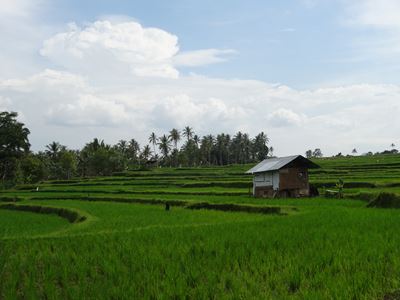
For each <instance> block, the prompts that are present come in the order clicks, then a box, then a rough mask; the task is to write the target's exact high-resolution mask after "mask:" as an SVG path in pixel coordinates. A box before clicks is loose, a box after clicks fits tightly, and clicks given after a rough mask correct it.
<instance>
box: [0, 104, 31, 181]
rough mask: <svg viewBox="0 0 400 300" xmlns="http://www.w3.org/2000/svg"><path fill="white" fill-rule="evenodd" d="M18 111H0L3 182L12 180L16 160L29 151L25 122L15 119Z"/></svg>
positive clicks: (0, 158) (1, 173) (0, 150)
mask: <svg viewBox="0 0 400 300" xmlns="http://www.w3.org/2000/svg"><path fill="white" fill-rule="evenodd" d="M17 117H18V113H16V112H6V111H4V112H1V113H0V176H1V180H2V183H3V186H4V184H5V181H6V180H8V179H10V180H13V179H14V176H15V172H16V170H17V160H18V159H19V158H21V157H22V156H23V154H25V153H28V152H29V148H30V144H29V139H28V135H29V134H30V131H29V129H28V128H26V127H25V124H23V123H21V122H18V121H17Z"/></svg>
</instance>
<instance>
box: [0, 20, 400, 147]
mask: <svg viewBox="0 0 400 300" xmlns="http://www.w3.org/2000/svg"><path fill="white" fill-rule="evenodd" d="M117 19H118V18H117ZM0 35H1V30H0ZM2 51H4V50H2V49H0V61H10V62H11V65H14V64H16V63H18V61H19V60H18V59H17V58H16V57H14V56H12V59H10V56H7V55H3V56H1V55H2V53H3V52H2ZM41 54H42V55H43V57H44V58H47V59H48V60H49V62H50V66H51V69H45V68H42V69H45V70H44V71H40V72H37V71H35V72H31V74H33V75H31V76H25V75H19V76H12V75H8V76H4V74H6V73H3V76H2V77H3V78H5V79H0V108H2V109H8V110H15V111H18V112H19V113H20V114H23V116H24V121H25V123H26V124H27V126H28V127H29V128H30V129H31V132H32V134H31V141H32V144H33V145H34V146H35V149H43V147H44V145H46V144H47V143H49V142H51V141H53V140H58V141H60V142H62V143H64V144H66V145H68V146H70V147H80V146H82V145H83V144H84V143H85V142H87V141H89V140H91V139H92V138H93V137H99V138H104V139H106V141H107V142H111V143H114V142H117V141H118V140H119V139H129V138H132V137H134V138H136V139H138V140H139V141H141V142H142V143H146V142H147V137H148V134H149V133H150V132H152V131H156V132H158V133H160V134H161V133H165V132H168V131H169V130H170V129H171V128H172V127H177V128H182V127H183V126H185V125H190V126H193V127H194V129H195V130H196V132H197V133H198V134H208V133H213V134H216V133H220V132H227V133H231V134H233V133H235V132H236V131H238V130H241V131H245V132H249V133H250V134H251V135H254V134H257V133H259V132H260V131H264V132H267V134H268V135H269V136H270V138H271V141H272V144H273V146H274V147H275V149H276V154H277V155H285V154H291V153H302V152H304V151H305V150H306V149H308V148H316V147H320V148H322V150H323V152H324V153H326V154H333V153H335V152H336V153H337V152H344V153H345V152H346V150H348V151H351V149H353V148H354V147H356V148H357V149H358V150H359V151H360V152H363V151H364V152H366V151H369V150H372V151H377V150H382V149H383V148H384V147H385V146H386V144H387V145H388V144H390V143H391V142H395V143H396V144H398V143H400V142H399V141H397V142H396V140H395V138H396V137H398V132H400V119H399V118H398V115H399V114H400V103H399V102H398V99H399V98H400V86H398V85H371V84H359V85H348V86H337V87H329V88H320V89H314V90H296V89H294V88H291V87H289V86H285V85H279V84H269V83H265V82H262V81H257V80H241V79H221V78H210V77H206V76H199V75H191V76H182V75H181V76H178V74H179V71H178V68H179V66H187V67H194V66H200V65H204V64H210V63H217V62H220V61H223V60H225V59H227V57H229V56H230V55H234V54H235V53H234V51H233V50H218V49H205V50H196V51H191V52H179V46H178V39H177V37H176V36H174V35H173V34H170V33H168V32H166V31H163V30H161V29H157V28H143V27H142V26H141V25H140V24H139V23H137V22H136V21H133V20H119V21H118V22H117V21H114V22H110V21H107V20H104V19H103V20H101V21H97V22H94V23H90V24H87V25H86V26H84V27H82V28H81V27H79V26H77V25H75V24H71V25H70V27H69V28H68V30H66V31H65V32H62V33H59V34H56V35H53V36H52V37H51V38H49V39H47V40H46V41H45V42H44V44H43V47H42V49H41ZM2 66H3V64H2ZM60 69H62V70H64V71H60ZM0 71H2V70H0ZM8 73H12V72H11V71H8ZM12 77H13V78H15V79H10V78H12ZM362 147H364V148H362Z"/></svg>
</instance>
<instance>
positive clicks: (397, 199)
mask: <svg viewBox="0 0 400 300" xmlns="http://www.w3.org/2000/svg"><path fill="white" fill-rule="evenodd" d="M367 207H378V208H400V196H399V195H396V194H394V193H387V192H382V193H380V194H379V195H378V196H377V197H376V198H375V199H374V200H372V201H371V202H369V203H368V205H367Z"/></svg>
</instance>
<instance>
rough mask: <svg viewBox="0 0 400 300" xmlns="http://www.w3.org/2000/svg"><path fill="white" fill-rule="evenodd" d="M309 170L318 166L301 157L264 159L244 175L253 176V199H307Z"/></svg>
mask: <svg viewBox="0 0 400 300" xmlns="http://www.w3.org/2000/svg"><path fill="white" fill-rule="evenodd" d="M310 168H319V166H318V165H317V164H315V163H313V162H312V161H311V160H309V159H307V158H305V157H303V156H301V155H293V156H286V157H275V158H267V159H264V160H263V161H262V162H260V163H259V164H257V165H256V166H255V167H253V168H251V169H250V170H248V171H247V172H246V174H252V175H253V196H254V197H272V198H273V197H307V196H310V184H309V182H308V169H310Z"/></svg>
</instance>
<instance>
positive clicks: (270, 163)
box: [246, 155, 319, 174]
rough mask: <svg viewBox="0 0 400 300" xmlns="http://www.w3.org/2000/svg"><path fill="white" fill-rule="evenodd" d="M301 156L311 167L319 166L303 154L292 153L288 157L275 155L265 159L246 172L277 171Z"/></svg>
mask: <svg viewBox="0 0 400 300" xmlns="http://www.w3.org/2000/svg"><path fill="white" fill-rule="evenodd" d="M298 158H300V159H301V160H302V161H303V162H305V163H306V164H307V165H308V167H310V168H319V166H318V165H317V164H314V163H313V162H312V161H311V160H308V159H307V158H305V157H303V156H301V155H292V156H286V157H274V158H267V159H264V160H263V161H262V162H260V163H259V164H257V165H256V166H255V167H253V168H251V169H250V170H248V171H247V172H246V174H254V173H261V172H269V171H276V170H280V169H282V168H283V167H284V166H286V165H287V164H289V163H291V162H292V161H294V160H295V159H298Z"/></svg>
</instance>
